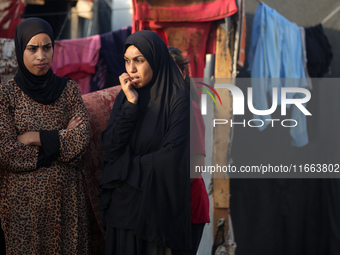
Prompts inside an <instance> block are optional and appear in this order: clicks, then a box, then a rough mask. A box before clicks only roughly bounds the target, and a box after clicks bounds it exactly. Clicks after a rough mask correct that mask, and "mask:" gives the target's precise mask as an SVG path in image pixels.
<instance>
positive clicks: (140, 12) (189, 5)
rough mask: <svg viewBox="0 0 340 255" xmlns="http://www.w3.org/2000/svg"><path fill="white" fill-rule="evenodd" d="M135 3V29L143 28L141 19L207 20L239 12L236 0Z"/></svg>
mask: <svg viewBox="0 0 340 255" xmlns="http://www.w3.org/2000/svg"><path fill="white" fill-rule="evenodd" d="M133 5H134V10H135V13H134V16H133V19H134V21H135V22H133V24H134V25H135V26H136V25H137V27H136V28H134V30H133V31H135V30H136V31H138V30H142V27H138V25H139V22H140V21H142V22H143V21H147V20H148V21H151V20H152V21H159V22H184V21H186V22H206V21H213V20H219V19H223V18H225V17H228V16H231V15H233V14H234V13H236V12H237V6H236V2H235V0H210V1H206V0H194V1H183V0H170V1H145V0H133ZM136 22H137V23H136ZM141 25H142V24H141Z"/></svg>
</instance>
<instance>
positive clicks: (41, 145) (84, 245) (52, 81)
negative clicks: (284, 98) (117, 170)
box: [0, 18, 90, 255]
mask: <svg viewBox="0 0 340 255" xmlns="http://www.w3.org/2000/svg"><path fill="white" fill-rule="evenodd" d="M15 46H16V55H17V60H18V64H19V68H18V72H17V74H16V75H15V77H14V79H13V80H10V81H9V82H8V83H7V84H1V85H0V116H1V118H0V178H1V180H0V219H1V224H2V229H3V230H4V234H5V240H6V253H7V255H20V254H25V255H27V254H39V255H43V254H54V255H55V254H63V255H64V254H72V255H75V254H82V255H85V254H89V237H88V235H89V231H88V222H89V221H88V206H89V202H88V196H87V188H86V182H85V175H84V155H85V153H86V150H87V147H88V144H89V137H90V126H89V122H88V117H87V114H86V109H85V107H84V104H83V101H82V97H81V94H80V91H79V89H78V87H77V84H76V83H75V82H74V81H72V80H70V79H68V78H60V77H57V76H56V75H54V74H53V72H52V71H51V69H50V64H51V61H52V57H53V46H54V39H53V31H52V28H51V26H50V25H49V24H48V23H47V22H46V21H44V20H42V19H38V18H28V19H25V20H23V21H22V22H21V23H20V24H19V25H18V27H17V28H16V33H15Z"/></svg>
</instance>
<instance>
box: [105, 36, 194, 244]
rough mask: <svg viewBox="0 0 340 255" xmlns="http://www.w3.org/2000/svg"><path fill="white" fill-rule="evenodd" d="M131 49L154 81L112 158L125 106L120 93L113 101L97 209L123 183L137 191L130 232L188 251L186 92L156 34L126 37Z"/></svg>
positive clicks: (145, 90) (141, 92)
mask: <svg viewBox="0 0 340 255" xmlns="http://www.w3.org/2000/svg"><path fill="white" fill-rule="evenodd" d="M131 45H133V46H135V47H136V48H138V50H139V51H140V52H141V53H142V54H143V56H144V57H145V58H146V60H147V61H148V63H149V64H150V66H151V68H152V70H153V77H152V80H151V82H150V83H149V84H148V85H146V86H144V87H142V88H139V89H137V92H138V94H139V97H138V104H137V105H138V118H137V121H136V123H135V126H134V129H133V130H132V132H131V134H129V135H128V142H127V144H126V146H125V147H124V148H120V151H121V154H119V155H118V157H114V156H113V155H112V153H111V152H112V151H113V150H111V148H112V146H111V144H110V141H114V140H115V139H112V137H113V136H115V134H117V133H120V132H121V130H113V129H115V127H116V126H115V122H117V121H118V120H117V118H118V117H117V116H119V114H120V109H121V107H122V105H123V104H124V103H125V102H126V97H125V95H124V93H123V91H121V92H120V94H119V95H118V96H117V98H116V100H115V103H114V106H113V109H112V113H111V117H110V121H109V123H108V126H107V128H106V130H104V132H103V134H102V136H101V142H102V146H103V148H104V151H105V153H106V155H105V160H104V169H103V175H102V179H101V183H100V186H101V192H102V193H101V203H102V208H106V206H108V205H107V204H106V205H105V204H103V202H104V203H109V200H106V201H105V192H106V191H108V190H109V189H112V191H111V192H114V188H113V187H114V183H117V182H118V183H119V182H120V183H121V182H125V183H128V184H129V185H130V186H132V187H134V188H135V190H137V191H138V192H140V193H141V198H140V201H139V206H138V216H137V217H136V223H135V229H134V232H135V234H136V235H137V236H139V237H140V238H143V239H146V240H149V241H153V242H156V243H159V244H162V245H166V246H167V247H169V248H171V249H174V250H188V249H189V247H190V174H189V150H190V148H189V136H190V135H189V131H190V105H191V103H190V102H191V101H190V94H189V91H188V90H187V88H186V85H185V81H184V79H183V77H182V75H181V73H180V71H179V69H178V68H177V65H176V64H175V62H174V61H173V59H172V57H171V56H170V54H169V52H168V49H167V46H166V45H165V43H164V42H163V40H162V39H161V38H160V37H159V35H158V34H156V33H154V32H152V31H147V30H143V31H139V32H135V33H134V34H132V35H130V36H129V37H128V38H127V41H126V44H125V50H126V49H127V48H128V47H129V46H131ZM108 197H109V196H107V198H108ZM122 199H124V198H122ZM116 210H125V211H124V212H125V213H126V217H129V216H130V215H128V212H129V210H128V209H127V208H117V209H116Z"/></svg>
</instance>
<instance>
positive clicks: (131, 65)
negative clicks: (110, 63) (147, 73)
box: [128, 62, 137, 73]
mask: <svg viewBox="0 0 340 255" xmlns="http://www.w3.org/2000/svg"><path fill="white" fill-rule="evenodd" d="M136 70H137V69H136V65H135V64H134V63H133V62H131V63H130V64H129V70H128V71H129V73H134V72H136Z"/></svg>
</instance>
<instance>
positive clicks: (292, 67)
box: [248, 3, 308, 147]
mask: <svg viewBox="0 0 340 255" xmlns="http://www.w3.org/2000/svg"><path fill="white" fill-rule="evenodd" d="M248 63H249V69H248V70H249V71H250V72H251V78H252V87H253V105H254V108H255V109H257V110H268V109H269V107H268V104H269V103H268V99H267V96H268V95H269V96H270V98H272V97H271V96H272V91H273V88H274V87H277V88H278V91H280V88H281V87H288V86H289V87H302V88H306V87H308V82H307V80H306V76H305V72H304V59H303V50H302V42H301V32H300V28H299V27H298V26H297V25H296V24H295V23H292V22H290V21H288V20H287V19H286V18H285V17H283V16H282V15H281V14H279V13H278V12H277V11H276V10H274V9H272V8H270V7H269V6H267V5H266V4H264V3H262V4H259V5H258V8H257V10H256V13H255V16H254V22H253V30H252V38H251V45H250V49H249V55H248ZM255 78H261V79H255ZM267 78H270V79H267ZM272 78H294V79H272ZM288 96H289V97H290V98H299V97H301V96H302V95H301V93H289V94H288ZM280 98H281V97H280V95H279V96H278V104H280ZM254 117H255V119H261V120H262V121H263V122H264V125H262V126H261V127H259V129H260V130H264V129H265V128H266V127H267V126H268V125H269V123H270V122H268V121H265V120H266V119H271V116H270V115H260V116H259V115H254ZM291 118H292V119H294V120H296V121H297V122H298V125H296V126H295V127H291V128H290V134H291V137H292V145H293V146H295V147H301V146H304V145H306V144H308V134H307V124H306V116H305V115H304V114H303V113H302V112H301V110H300V109H298V108H297V107H296V106H295V105H293V109H292V116H291Z"/></svg>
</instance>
